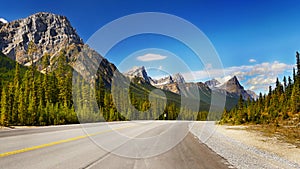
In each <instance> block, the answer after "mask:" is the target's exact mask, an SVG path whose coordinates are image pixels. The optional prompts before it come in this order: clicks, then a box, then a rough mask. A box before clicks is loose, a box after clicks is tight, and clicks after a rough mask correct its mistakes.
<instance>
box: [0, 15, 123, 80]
mask: <svg viewBox="0 0 300 169" xmlns="http://www.w3.org/2000/svg"><path fill="white" fill-rule="evenodd" d="M30 42H33V43H34V45H33V47H32V48H34V49H35V50H34V52H32V54H31V55H30V56H31V57H29V56H28V55H27V53H28V47H29V46H30V45H29V44H30ZM0 51H2V52H3V53H4V54H5V55H7V56H8V57H10V58H11V59H13V60H16V61H17V62H19V63H20V64H22V65H26V66H28V65H31V62H33V63H34V64H35V65H36V67H37V68H38V70H39V71H41V72H43V67H42V58H43V56H44V55H46V54H48V55H50V66H49V67H48V68H47V69H49V70H55V69H56V65H57V60H58V57H60V55H61V54H62V53H63V54H64V55H65V56H66V57H67V61H68V63H69V65H70V66H72V67H73V68H74V69H75V70H76V71H77V72H79V73H80V74H81V75H82V76H83V77H85V78H86V79H87V80H89V81H91V80H93V79H95V78H97V77H94V76H93V75H94V74H95V72H98V75H97V76H101V77H102V78H103V80H104V82H105V84H106V86H110V84H111V79H112V77H113V74H114V72H117V73H118V70H117V68H116V67H115V66H114V65H113V64H112V63H110V62H108V61H107V60H106V59H105V58H103V57H102V56H101V55H100V54H99V53H97V52H96V51H95V50H93V49H91V48H90V47H89V46H88V45H86V44H84V43H83V41H82V39H81V38H80V37H79V35H78V34H77V33H76V30H75V29H74V28H73V27H72V25H71V23H70V21H69V20H68V19H67V18H66V17H65V16H60V15H56V14H52V13H46V12H40V13H36V14H33V15H31V16H29V17H27V18H24V19H19V20H15V21H12V22H9V23H1V24H0ZM99 64H100V66H99ZM98 66H99V69H98V70H97V68H98Z"/></svg>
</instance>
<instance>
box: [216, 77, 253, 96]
mask: <svg viewBox="0 0 300 169" xmlns="http://www.w3.org/2000/svg"><path fill="white" fill-rule="evenodd" d="M218 88H220V89H223V90H225V91H227V92H229V93H232V94H236V95H237V96H240V95H242V97H243V99H244V100H247V99H248V98H250V99H252V97H251V95H250V94H248V93H247V91H246V90H245V89H244V87H243V86H242V85H241V84H240V82H239V80H238V79H237V77H236V76H234V77H232V78H231V79H229V80H228V81H227V82H225V83H224V84H222V85H220V86H219V87H218Z"/></svg>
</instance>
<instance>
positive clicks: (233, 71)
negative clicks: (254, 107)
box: [183, 61, 294, 91]
mask: <svg viewBox="0 0 300 169" xmlns="http://www.w3.org/2000/svg"><path fill="white" fill-rule="evenodd" d="M293 66H294V65H288V64H285V63H281V62H278V61H274V62H264V63H260V64H255V65H242V66H233V67H228V68H224V69H212V70H199V71H193V72H187V73H183V75H184V76H185V78H186V80H187V81H205V80H208V79H212V78H215V79H217V80H219V81H220V82H221V83H222V82H224V81H226V80H228V78H229V77H232V76H234V75H235V76H237V77H238V79H239V80H240V81H244V82H243V84H244V85H245V87H246V89H248V88H249V89H251V90H263V91H267V88H268V86H269V85H273V84H274V83H275V81H276V78H277V77H278V76H279V75H282V74H283V73H285V72H287V71H290V70H291V69H292V68H293Z"/></svg>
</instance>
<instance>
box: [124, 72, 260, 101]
mask: <svg viewBox="0 0 300 169" xmlns="http://www.w3.org/2000/svg"><path fill="white" fill-rule="evenodd" d="M124 75H125V76H127V77H129V78H130V79H133V78H139V82H140V83H148V84H151V85H153V86H155V87H157V88H160V89H164V90H168V91H171V92H173V93H176V94H184V95H187V93H188V89H189V86H191V85H192V84H194V85H196V86H198V88H199V89H200V90H202V91H207V90H214V91H218V92H220V93H224V92H225V93H226V94H227V95H230V96H232V97H239V96H240V95H242V97H243V99H244V100H247V99H248V98H249V99H251V100H253V99H257V95H256V94H255V92H253V91H250V90H247V91H246V90H245V89H244V87H243V86H242V85H241V84H240V82H239V80H238V79H237V77H236V76H233V77H232V78H231V79H229V80H228V81H226V82H225V83H222V84H221V83H220V82H219V81H218V80H216V79H212V80H208V81H206V82H205V83H202V82H198V83H190V82H189V83H187V82H186V81H185V79H184V77H183V76H182V75H181V74H180V73H177V74H174V75H169V76H166V77H163V78H160V79H153V78H151V77H150V76H148V74H147V72H146V69H145V67H144V66H141V67H137V66H136V67H133V68H132V69H130V70H129V71H127V72H125V73H124Z"/></svg>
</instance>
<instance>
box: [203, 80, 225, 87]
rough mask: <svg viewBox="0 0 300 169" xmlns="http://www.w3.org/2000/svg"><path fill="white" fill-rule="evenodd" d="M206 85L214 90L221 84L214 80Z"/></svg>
mask: <svg viewBox="0 0 300 169" xmlns="http://www.w3.org/2000/svg"><path fill="white" fill-rule="evenodd" d="M205 84H206V85H207V86H208V87H209V88H214V87H216V86H217V85H219V84H221V83H220V82H219V81H218V80H216V79H212V80H208V81H206V82H205Z"/></svg>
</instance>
